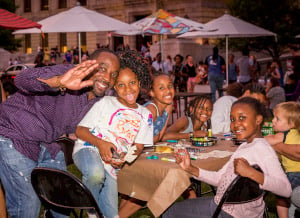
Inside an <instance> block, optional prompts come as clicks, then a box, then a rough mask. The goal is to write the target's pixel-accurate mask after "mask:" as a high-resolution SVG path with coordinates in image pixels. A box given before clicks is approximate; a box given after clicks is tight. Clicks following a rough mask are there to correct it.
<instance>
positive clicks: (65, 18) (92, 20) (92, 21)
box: [13, 6, 130, 62]
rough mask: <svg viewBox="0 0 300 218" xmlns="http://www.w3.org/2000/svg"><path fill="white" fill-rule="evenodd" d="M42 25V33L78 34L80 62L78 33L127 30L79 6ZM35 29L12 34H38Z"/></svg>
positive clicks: (106, 17) (46, 19)
mask: <svg viewBox="0 0 300 218" xmlns="http://www.w3.org/2000/svg"><path fill="white" fill-rule="evenodd" d="M38 23H39V24H41V25H42V28H41V30H42V32H44V33H66V32H77V33H78V45H79V61H80V62H81V40H80V32H100V31H115V30H119V29H124V28H129V27H130V26H129V24H127V23H124V22H122V21H119V20H117V19H114V18H111V17H108V16H106V15H103V14H100V13H98V12H96V11H93V10H88V9H86V8H84V7H81V6H75V7H73V8H71V9H69V10H67V11H63V12H61V13H58V14H56V15H53V16H50V17H48V18H45V19H43V20H41V21H39V22H38ZM40 32H41V31H40V30H39V29H37V28H31V29H26V30H18V31H15V32H13V34H29V33H40Z"/></svg>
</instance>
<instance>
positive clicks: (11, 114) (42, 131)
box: [0, 50, 120, 218]
mask: <svg viewBox="0 0 300 218" xmlns="http://www.w3.org/2000/svg"><path fill="white" fill-rule="evenodd" d="M119 67H120V65H119V59H118V57H117V56H116V55H115V54H114V53H113V52H112V51H110V50H97V51H95V52H94V54H93V55H92V56H91V60H88V61H86V62H84V63H82V64H79V65H78V66H76V67H74V66H73V65H55V66H51V67H44V68H33V69H31V68H29V69H26V70H23V71H22V72H20V73H19V74H18V75H17V76H16V78H15V80H14V81H15V85H16V86H17V88H18V89H19V91H18V92H16V93H15V94H13V95H12V96H11V97H10V98H9V99H7V100H6V101H5V102H3V103H1V104H0V180H1V183H2V185H3V187H4V190H5V197H6V204H7V211H8V214H9V216H10V217H20V218H23V217H28V218H29V217H38V215H39V211H40V201H39V199H38V197H37V195H36V194H35V191H34V190H33V187H32V185H31V182H30V175H31V172H32V170H33V169H34V168H35V167H38V166H44V167H51V168H57V169H61V170H66V164H65V160H64V159H65V158H64V154H63V152H62V151H61V147H60V145H59V144H57V143H56V140H57V139H58V138H59V137H60V136H62V135H64V134H71V133H74V132H75V129H76V127H77V124H78V123H79V121H80V120H81V119H82V118H83V116H84V115H85V113H86V112H87V111H88V110H89V109H90V108H91V107H92V105H93V104H94V103H95V102H96V101H98V100H99V99H100V98H101V97H102V96H103V95H104V94H105V91H106V90H108V89H109V88H110V87H111V86H112V85H113V84H114V82H115V78H116V76H117V75H118V71H119ZM11 157H14V158H13V159H12V158H11ZM12 178H13V179H12ZM12 181H13V182H12Z"/></svg>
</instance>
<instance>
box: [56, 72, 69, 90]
mask: <svg viewBox="0 0 300 218" xmlns="http://www.w3.org/2000/svg"><path fill="white" fill-rule="evenodd" d="M59 78H60V76H56V86H57V87H58V89H59V91H60V93H61V94H65V92H66V91H67V88H66V87H64V86H63V85H62V84H61V83H60V81H59Z"/></svg>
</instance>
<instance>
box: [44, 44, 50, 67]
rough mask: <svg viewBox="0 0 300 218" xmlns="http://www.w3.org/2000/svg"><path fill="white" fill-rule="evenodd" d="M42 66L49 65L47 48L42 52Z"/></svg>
mask: <svg viewBox="0 0 300 218" xmlns="http://www.w3.org/2000/svg"><path fill="white" fill-rule="evenodd" d="M44 64H45V65H46V66H48V65H49V64H50V52H49V50H48V48H45V51H44Z"/></svg>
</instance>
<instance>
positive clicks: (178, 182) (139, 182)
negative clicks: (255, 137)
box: [118, 141, 236, 217]
mask: <svg viewBox="0 0 300 218" xmlns="http://www.w3.org/2000/svg"><path fill="white" fill-rule="evenodd" d="M204 149H205V150H204V151H202V152H203V154H205V153H207V154H209V153H211V152H212V151H231V152H233V151H235V149H236V147H235V146H234V145H233V143H232V142H231V141H218V142H217V144H216V145H214V146H211V147H204ZM202 152H201V154H202ZM152 154H153V153H152V152H147V153H143V154H142V155H141V156H140V157H139V158H138V159H137V160H136V161H135V162H134V163H133V164H131V165H125V166H124V167H123V168H122V170H120V171H119V173H118V191H119V192H120V193H122V194H125V195H128V196H131V197H134V198H136V199H139V200H143V201H147V206H148V208H149V209H150V210H151V212H152V213H153V215H154V216H155V217H158V216H160V215H161V214H162V213H163V212H164V211H165V210H166V209H167V208H168V207H169V206H170V205H171V204H172V203H173V202H175V201H176V199H177V198H178V197H179V196H180V195H181V194H182V193H183V191H184V190H186V189H187V188H188V187H189V186H190V184H191V182H190V177H191V175H190V174H188V173H186V172H185V171H184V170H182V169H181V168H180V166H178V165H177V164H176V163H174V162H169V161H163V160H161V158H162V157H165V158H170V159H175V158H174V156H173V154H163V153H158V154H155V155H157V156H158V159H157V160H154V159H147V157H148V156H151V155H152ZM229 158H230V155H229V156H226V157H218V158H217V157H208V158H205V159H197V160H192V163H193V164H194V165H195V166H198V167H201V168H202V169H206V170H213V171H216V170H219V169H220V168H222V166H223V165H224V164H225V163H226V162H227V161H228V160H229Z"/></svg>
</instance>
